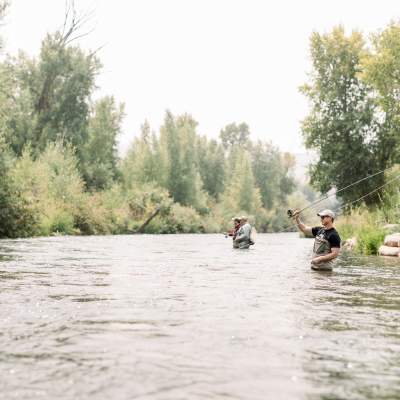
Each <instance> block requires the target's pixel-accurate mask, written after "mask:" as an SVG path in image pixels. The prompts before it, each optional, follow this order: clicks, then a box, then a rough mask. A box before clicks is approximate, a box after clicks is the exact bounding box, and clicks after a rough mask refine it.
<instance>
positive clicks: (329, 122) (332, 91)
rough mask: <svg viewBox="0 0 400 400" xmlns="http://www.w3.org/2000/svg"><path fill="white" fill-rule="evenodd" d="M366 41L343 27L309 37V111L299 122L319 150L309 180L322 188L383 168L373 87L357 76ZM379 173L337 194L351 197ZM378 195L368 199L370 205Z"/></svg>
mask: <svg viewBox="0 0 400 400" xmlns="http://www.w3.org/2000/svg"><path fill="white" fill-rule="evenodd" d="M364 53H365V43H364V39H363V37H362V35H361V34H360V33H359V32H353V33H351V34H350V35H349V36H346V35H345V32H344V29H343V28H342V27H336V28H334V29H333V31H332V32H330V33H327V34H323V35H322V34H319V33H313V34H312V36H311V59H312V71H311V74H310V82H309V83H308V84H306V85H304V86H303V87H302V88H301V90H302V92H303V93H304V94H305V95H306V96H307V98H308V99H309V101H310V105H311V112H310V114H309V115H308V117H307V118H306V119H305V120H304V121H303V124H302V132H303V136H304V139H305V144H306V147H307V148H311V149H315V150H317V152H318V155H319V158H318V161H317V162H316V163H315V164H313V165H312V167H311V171H310V172H311V183H312V184H313V185H314V187H316V188H317V189H318V190H320V191H321V192H327V191H328V190H329V189H331V188H334V187H336V188H341V187H344V186H347V185H349V184H350V183H352V182H354V181H356V180H358V179H359V178H360V177H362V176H366V175H368V174H371V173H374V172H376V171H377V170H379V169H380V168H382V167H383V166H384V164H383V163H382V162H379V161H378V160H377V158H376V149H377V147H378V142H377V132H378V130H379V129H380V125H379V123H378V122H377V118H376V104H375V102H374V99H373V97H372V92H371V87H370V86H369V85H368V84H366V83H364V82H363V81H362V80H361V79H360V76H359V75H360V72H361V63H360V62H361V58H362V57H363V55H364ZM382 181H383V176H382V175H379V176H377V177H375V178H374V179H371V180H369V181H365V182H364V183H363V185H355V186H353V187H352V188H349V189H348V190H346V191H344V192H341V193H340V196H341V197H342V198H343V200H345V201H349V200H354V199H355V198H358V197H360V196H361V195H363V194H365V193H367V192H368V191H369V190H372V189H373V188H375V187H377V186H379V184H381V183H382ZM376 200H377V198H376V197H368V198H366V201H367V202H369V203H373V202H374V201H376Z"/></svg>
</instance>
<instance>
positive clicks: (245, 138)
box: [219, 122, 250, 149]
mask: <svg viewBox="0 0 400 400" xmlns="http://www.w3.org/2000/svg"><path fill="white" fill-rule="evenodd" d="M219 137H220V139H221V141H222V145H223V146H224V148H225V149H228V148H230V147H232V146H235V145H238V146H242V147H247V146H248V145H249V143H250V139H249V138H250V130H249V126H248V125H247V124H246V123H245V122H242V123H240V124H239V125H238V124H236V123H235V122H234V123H231V124H229V125H226V126H225V128H223V129H221V132H220V134H219Z"/></svg>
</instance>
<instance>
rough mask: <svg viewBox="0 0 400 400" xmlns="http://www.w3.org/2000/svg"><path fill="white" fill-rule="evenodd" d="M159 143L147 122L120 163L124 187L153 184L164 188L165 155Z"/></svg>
mask: <svg viewBox="0 0 400 400" xmlns="http://www.w3.org/2000/svg"><path fill="white" fill-rule="evenodd" d="M160 147H161V146H160V141H159V139H158V137H157V135H156V134H155V133H154V132H151V128H150V125H149V123H148V122H147V121H145V123H144V124H143V125H142V127H141V134H140V136H139V137H138V138H135V139H134V141H133V143H132V145H131V146H130V148H129V149H128V152H127V154H126V156H125V158H124V159H123V162H122V175H123V180H124V183H125V186H126V187H127V188H132V187H133V186H135V185H139V186H143V185H144V184H148V183H149V184H153V185H158V186H160V187H164V188H165V187H166V164H167V163H166V154H165V151H164V152H162V151H161V148H160Z"/></svg>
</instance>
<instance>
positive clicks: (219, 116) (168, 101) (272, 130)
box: [1, 0, 400, 152]
mask: <svg viewBox="0 0 400 400" xmlns="http://www.w3.org/2000/svg"><path fill="white" fill-rule="evenodd" d="M75 4H76V8H77V9H78V10H82V11H87V10H93V11H94V16H93V18H92V19H91V21H90V22H89V24H88V28H89V27H95V30H94V32H93V33H91V34H90V35H89V36H88V37H86V38H84V39H83V40H81V41H80V45H81V46H82V47H84V48H89V49H96V48H98V47H100V46H103V45H104V47H103V48H102V49H101V51H100V52H99V57H100V59H101V60H102V62H103V64H104V68H103V71H102V74H101V75H100V77H99V79H98V85H99V87H100V88H99V93H100V94H112V95H114V96H115V97H116V99H117V100H118V101H121V102H124V103H125V104H126V114H127V115H126V118H125V122H124V127H123V130H124V133H123V135H122V137H121V138H120V147H121V149H126V147H127V146H128V143H129V142H131V141H132V138H133V137H134V136H135V135H137V134H138V132H139V129H140V125H141V124H142V123H143V121H144V120H145V119H147V120H149V122H150V124H151V125H152V127H153V128H155V129H158V127H159V125H160V124H161V123H162V120H163V117H164V112H165V110H166V109H170V110H171V111H172V112H173V113H175V114H178V113H183V112H189V113H191V114H192V115H193V116H194V118H195V119H196V120H197V121H198V122H199V132H200V133H203V134H206V135H208V136H209V137H217V136H218V134H219V131H220V129H221V128H222V127H223V126H225V125H226V124H228V123H230V122H242V121H245V122H247V123H248V124H249V126H250V129H251V132H252V136H253V138H260V139H264V140H271V141H272V142H273V143H274V144H275V145H277V146H279V147H280V148H281V149H282V150H285V151H291V152H301V151H302V150H303V145H302V138H301V134H300V121H301V119H302V118H304V116H305V115H306V114H307V107H308V104H307V101H306V99H305V98H304V97H303V96H302V95H301V94H300V93H299V92H298V87H299V86H300V85H301V84H302V83H304V82H305V81H306V80H307V71H309V70H310V60H309V53H308V46H309V37H310V35H311V33H312V31H313V30H317V31H319V32H327V31H329V30H331V29H332V27H333V26H335V25H337V24H343V25H344V26H345V28H346V29H347V30H348V31H351V30H353V29H358V30H361V31H363V32H365V33H370V32H373V31H377V30H379V29H382V28H384V27H385V25H387V24H388V23H389V22H390V21H391V20H398V19H399V17H400V3H399V1H398V0H380V1H377V0H376V1H368V0H367V1H366V0H335V1H332V0H331V1H328V0H325V1H323V0H298V1H296V0H292V1H289V0H279V1H278V0H275V1H269V0H130V1H128V0H112V1H111V0H75ZM64 10H65V0H35V1H33V0H11V8H10V10H9V13H8V16H7V18H6V21H5V22H6V24H5V26H4V27H3V29H2V31H1V33H2V35H3V37H5V39H6V52H8V53H12V54H15V53H16V52H17V51H18V49H23V50H25V51H26V52H28V53H29V54H31V55H36V54H37V53H38V51H39V49H40V43H41V40H42V39H43V37H44V35H45V34H46V32H48V31H50V32H51V31H54V30H56V29H57V28H59V27H60V26H61V24H62V22H63V18H64Z"/></svg>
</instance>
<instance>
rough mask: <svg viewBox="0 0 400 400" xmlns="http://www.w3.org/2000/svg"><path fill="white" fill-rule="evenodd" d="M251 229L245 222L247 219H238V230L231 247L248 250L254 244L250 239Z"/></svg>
mask: <svg viewBox="0 0 400 400" xmlns="http://www.w3.org/2000/svg"><path fill="white" fill-rule="evenodd" d="M251 231H252V227H251V225H250V224H249V223H248V222H247V217H240V228H239V230H238V231H237V234H236V236H235V237H234V239H233V247H234V248H238V249H248V248H249V247H250V246H251V245H253V244H254V241H253V240H252V239H251Z"/></svg>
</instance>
